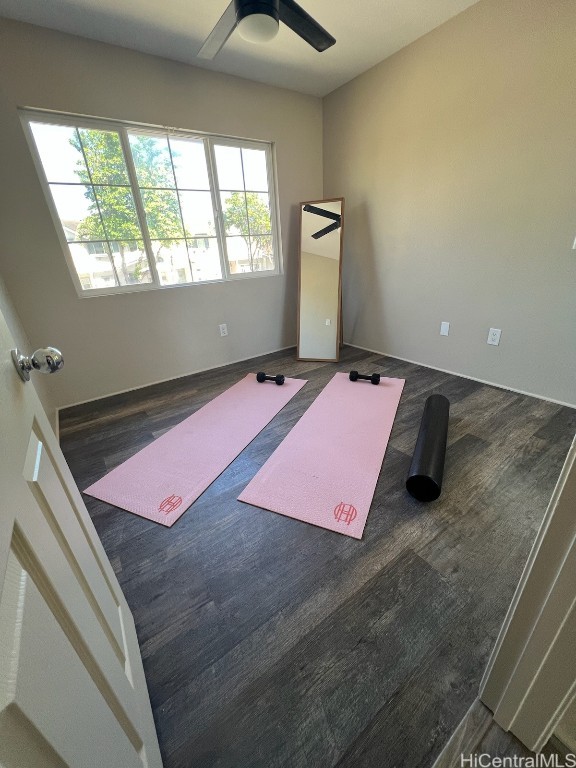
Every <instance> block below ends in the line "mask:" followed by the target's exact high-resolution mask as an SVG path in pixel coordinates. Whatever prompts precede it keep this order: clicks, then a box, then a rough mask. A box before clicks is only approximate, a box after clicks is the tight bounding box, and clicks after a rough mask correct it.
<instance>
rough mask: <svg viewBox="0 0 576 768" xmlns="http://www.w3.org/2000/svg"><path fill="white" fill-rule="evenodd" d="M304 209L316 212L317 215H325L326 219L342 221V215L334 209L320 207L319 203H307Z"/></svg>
mask: <svg viewBox="0 0 576 768" xmlns="http://www.w3.org/2000/svg"><path fill="white" fill-rule="evenodd" d="M304 210H305V211H308V213H315V214H316V216H324V218H326V219H332V220H333V221H337V222H338V223H340V219H341V218H342V216H341V215H340V214H339V213H334V212H333V211H327V210H326V209H325V208H318V206H317V205H305V206H304Z"/></svg>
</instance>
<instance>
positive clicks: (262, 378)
mask: <svg viewBox="0 0 576 768" xmlns="http://www.w3.org/2000/svg"><path fill="white" fill-rule="evenodd" d="M256 381H259V382H260V384H262V382H263V381H275V382H276V384H278V386H280V384H284V376H282V374H281V373H279V374H278V376H266V374H265V373H264V371H258V373H257V374H256Z"/></svg>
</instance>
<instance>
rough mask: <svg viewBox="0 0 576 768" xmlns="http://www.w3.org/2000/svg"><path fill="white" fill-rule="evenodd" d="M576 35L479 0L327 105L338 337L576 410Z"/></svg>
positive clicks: (557, 2) (516, 3) (564, 13)
mask: <svg viewBox="0 0 576 768" xmlns="http://www.w3.org/2000/svg"><path fill="white" fill-rule="evenodd" d="M575 39H576V3H574V1H573V0H546V2H542V0H483V1H482V2H480V3H478V4H477V5H474V6H473V7H471V8H470V9H469V10H467V11H465V12H464V13H462V14H460V15H459V16H457V17H455V18H454V19H452V20H451V21H449V22H447V23H446V24H444V25H443V26H442V27H439V28H438V29H436V30H434V31H433V32H431V33H430V34H428V35H426V36H425V37H423V38H421V39H420V40H418V41H416V42H415V43H413V44H412V45H410V46H409V47H408V48H406V49H404V50H402V51H400V52H399V53H397V54H396V55H394V56H393V57H391V58H390V59H388V60H387V61H385V62H383V63H381V64H379V65H378V66H377V67H375V68H373V69H372V70H370V71H369V72H367V73H365V74H364V75H361V76H360V77H358V78H356V79H355V80H353V81H352V82H350V83H348V84H347V85H345V86H343V87H342V88H340V89H339V90H337V91H335V92H333V93H332V94H330V95H329V96H328V97H326V99H325V100H324V194H325V195H326V196H327V197H330V196H333V195H334V196H335V195H344V196H345V198H346V231H345V253H344V262H343V268H344V275H343V291H344V327H345V339H346V340H347V341H350V342H352V343H354V344H358V345H362V346H365V347H368V348H371V349H374V350H378V351H382V352H386V353H388V354H391V355H396V356H398V357H403V358H406V359H409V360H413V361H418V362H421V363H424V364H426V365H430V366H433V367H438V368H443V369H447V370H451V371H455V372H458V373H462V374H464V375H468V376H472V377H476V378H480V379H484V380H487V381H492V382H495V383H498V384H501V385H503V386H508V387H511V388H516V389H519V390H523V391H526V392H530V393H534V394H537V395H542V396H544V397H548V398H552V399H557V400H560V401H564V402H568V403H571V404H576V279H575V278H576V253H575V252H574V251H573V250H572V243H573V241H574V238H575V236H576V194H575V178H576V98H575V96H574V87H575V83H576V55H575V47H574V40H575ZM442 320H447V321H449V322H450V323H451V328H450V336H448V337H447V338H446V337H442V336H440V335H439V329H440V322H441V321H442ZM490 327H496V328H501V329H502V340H501V344H500V346H499V347H493V346H488V345H487V344H486V337H487V335H488V329H489V328H490Z"/></svg>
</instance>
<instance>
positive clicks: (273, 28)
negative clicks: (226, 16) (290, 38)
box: [238, 13, 278, 43]
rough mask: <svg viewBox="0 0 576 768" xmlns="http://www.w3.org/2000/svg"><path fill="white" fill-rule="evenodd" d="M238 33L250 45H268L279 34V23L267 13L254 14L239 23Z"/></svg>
mask: <svg viewBox="0 0 576 768" xmlns="http://www.w3.org/2000/svg"><path fill="white" fill-rule="evenodd" d="M238 32H239V33H240V37H242V38H243V39H244V40H248V42H250V43H268V42H269V41H270V40H272V39H273V38H275V37H276V35H277V34H278V22H277V21H276V19H274V18H273V17H272V16H268V15H267V14H265V13H253V14H251V15H250V16H245V17H244V18H243V19H242V20H241V21H240V22H238Z"/></svg>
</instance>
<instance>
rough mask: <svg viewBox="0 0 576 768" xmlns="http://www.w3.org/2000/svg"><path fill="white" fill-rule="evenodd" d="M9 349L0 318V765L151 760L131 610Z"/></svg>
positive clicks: (155, 759) (134, 766) (90, 767)
mask: <svg viewBox="0 0 576 768" xmlns="http://www.w3.org/2000/svg"><path fill="white" fill-rule="evenodd" d="M13 346H14V342H13V340H12V338H11V335H10V333H9V331H8V328H7V326H6V322H5V320H4V317H3V316H2V315H1V314H0V435H1V437H0V439H1V445H2V452H1V455H0V489H1V502H0V766H2V768H23V767H24V766H25V768H40V767H41V768H64V766H69V767H70V768H96V767H98V768H143V767H145V768H160V766H161V765H162V761H161V758H160V751H159V748H158V741H157V738H156V732H155V729H154V722H153V719H152V711H151V708H150V701H149V699H148V691H147V689H146V681H145V679H144V673H143V669H142V660H141V658H140V652H139V649H138V643H137V640H136V632H135V629H134V622H133V619H132V616H131V614H130V611H129V609H128V606H127V604H126V600H125V599H124V596H123V594H122V592H121V590H120V587H119V585H118V582H117V580H116V577H115V575H114V572H113V570H112V567H111V566H110V563H109V561H108V559H107V557H106V554H105V553H104V550H103V548H102V545H101V543H100V541H99V539H98V537H97V535H96V531H95V529H94V527H93V525H92V522H91V520H90V517H89V515H88V512H87V511H86V507H85V506H84V504H83V502H82V499H81V497H80V493H79V491H78V488H77V487H76V485H75V483H74V481H73V479H72V476H71V474H70V471H69V469H68V467H67V465H66V463H65V461H64V457H63V456H62V454H61V452H60V449H59V446H58V443H57V441H56V438H55V436H54V433H53V432H52V430H51V428H50V425H49V423H48V420H47V417H46V414H45V413H44V411H43V410H42V407H41V405H40V402H39V400H38V397H37V395H36V392H35V391H34V388H33V381H31V382H28V383H24V382H23V381H22V380H21V379H20V378H19V376H18V374H17V372H16V369H15V368H14V366H13V364H12V360H11V355H10V349H11V348H12V347H13ZM25 352H26V353H28V352H30V350H25ZM37 375H39V374H36V373H33V376H37ZM58 375H60V376H62V375H65V369H64V371H63V372H62V373H60V374H58Z"/></svg>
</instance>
